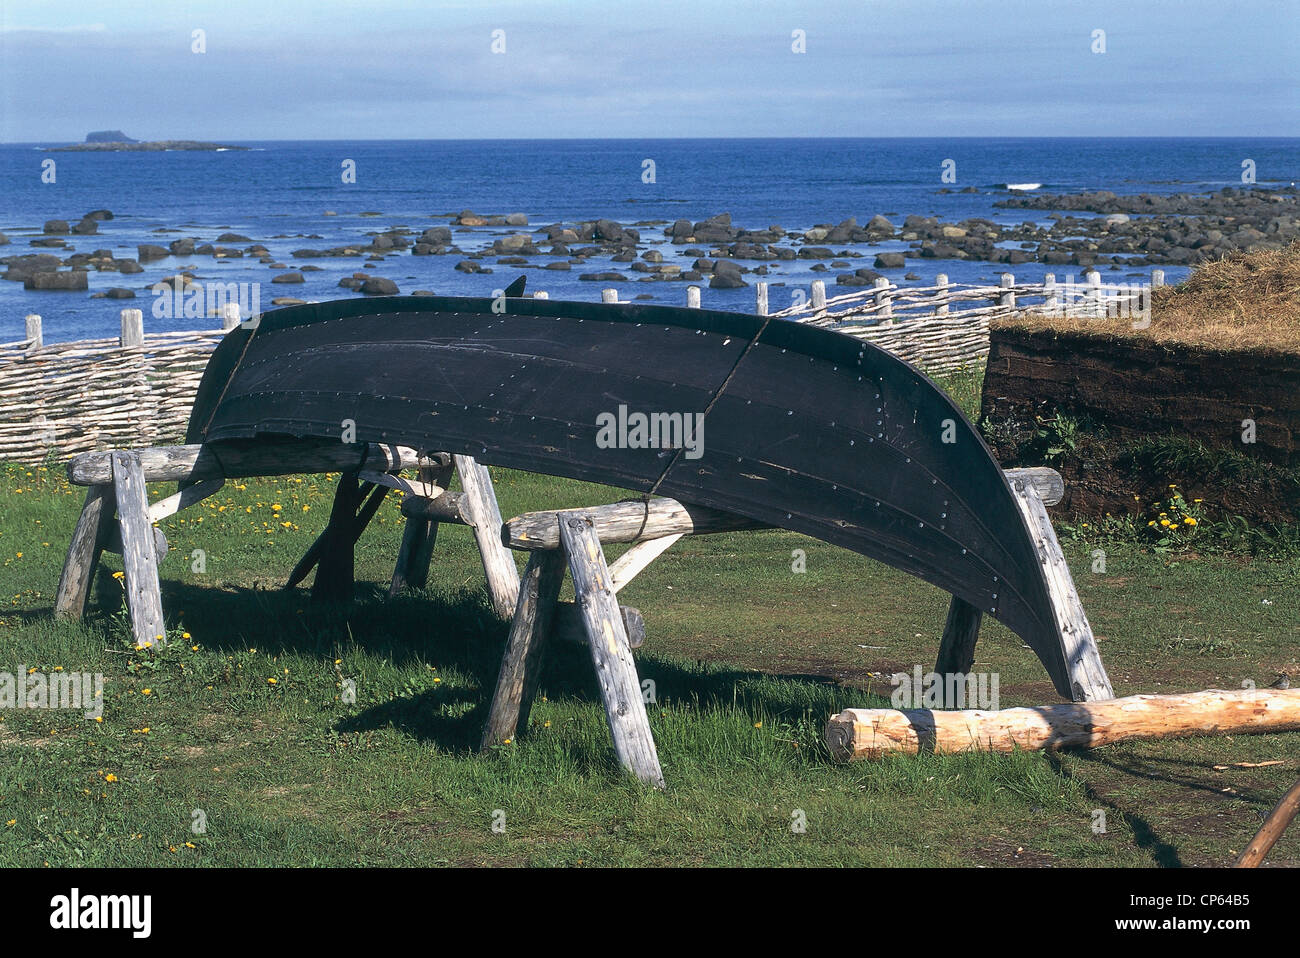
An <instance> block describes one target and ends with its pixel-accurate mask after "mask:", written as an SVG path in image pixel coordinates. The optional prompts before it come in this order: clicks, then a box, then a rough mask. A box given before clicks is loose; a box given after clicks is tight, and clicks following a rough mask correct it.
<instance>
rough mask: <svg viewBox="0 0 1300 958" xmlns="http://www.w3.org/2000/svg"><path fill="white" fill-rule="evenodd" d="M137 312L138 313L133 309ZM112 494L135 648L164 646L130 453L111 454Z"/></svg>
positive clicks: (136, 463)
mask: <svg viewBox="0 0 1300 958" xmlns="http://www.w3.org/2000/svg"><path fill="white" fill-rule="evenodd" d="M136 312H139V310H136ZM113 494H114V495H115V496H116V497H117V522H118V528H119V529H120V530H121V534H122V569H123V572H124V573H125V574H124V576H123V581H124V585H125V587H126V605H127V609H128V611H129V612H130V615H131V633H132V635H134V636H135V641H136V644H137V645H144V646H149V645H154V644H155V643H159V644H165V643H166V641H167V638H166V632H167V629H166V626H165V625H164V624H163V611H162V589H161V587H160V586H159V584H158V554H157V552H156V551H155V548H154V538H153V524H152V523H150V522H149V497H148V496H147V495H146V494H145V483H144V470H143V468H142V467H141V465H140V457H139V456H138V455H136V454H135V453H133V452H123V451H117V452H114V453H113Z"/></svg>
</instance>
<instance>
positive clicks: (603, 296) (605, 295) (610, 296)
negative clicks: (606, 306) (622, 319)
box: [600, 289, 618, 303]
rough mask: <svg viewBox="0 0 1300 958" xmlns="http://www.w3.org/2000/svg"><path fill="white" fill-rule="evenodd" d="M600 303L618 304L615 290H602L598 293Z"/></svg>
mask: <svg viewBox="0 0 1300 958" xmlns="http://www.w3.org/2000/svg"><path fill="white" fill-rule="evenodd" d="M600 301H601V302H602V303H617V302H618V290H616V289H602V290H601V291H600Z"/></svg>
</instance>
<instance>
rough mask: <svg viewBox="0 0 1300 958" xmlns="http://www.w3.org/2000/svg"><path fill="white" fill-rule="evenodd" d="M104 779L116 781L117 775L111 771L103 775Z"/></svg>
mask: <svg viewBox="0 0 1300 958" xmlns="http://www.w3.org/2000/svg"><path fill="white" fill-rule="evenodd" d="M104 781H106V782H116V781H117V776H116V775H114V774H113V773H112V772H109V773H108V774H107V775H105V776H104Z"/></svg>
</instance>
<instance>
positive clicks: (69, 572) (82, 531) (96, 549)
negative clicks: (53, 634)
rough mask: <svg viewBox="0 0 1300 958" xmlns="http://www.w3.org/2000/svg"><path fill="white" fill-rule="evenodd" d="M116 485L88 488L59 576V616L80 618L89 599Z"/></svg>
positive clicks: (56, 611) (57, 598)
mask: <svg viewBox="0 0 1300 958" xmlns="http://www.w3.org/2000/svg"><path fill="white" fill-rule="evenodd" d="M113 506H114V499H113V487H112V486H110V485H94V486H91V487H89V488H88V489H87V490H86V501H85V502H84V503H83V504H82V506H81V516H80V518H78V519H77V527H76V529H74V530H73V532H72V542H70V543H69V544H68V557H67V558H66V559H65V560H64V562H63V574H62V575H60V576H59V591H58V594H57V596H56V598H55V600H54V614H55V615H56V616H58V617H59V618H67V619H80V618H81V617H82V615H84V614H85V611H86V603H87V601H88V600H89V599H90V587H91V585H92V584H93V583H94V578H95V567H96V566H97V565H98V564H99V555H100V553H101V552H102V551H103V548H104V537H105V535H106V533H107V529H108V527H109V524H110V523H111V521H112V519H113Z"/></svg>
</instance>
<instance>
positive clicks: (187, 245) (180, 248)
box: [167, 237, 194, 256]
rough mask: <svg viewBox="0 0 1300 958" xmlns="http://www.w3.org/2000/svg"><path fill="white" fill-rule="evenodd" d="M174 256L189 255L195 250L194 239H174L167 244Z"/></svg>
mask: <svg viewBox="0 0 1300 958" xmlns="http://www.w3.org/2000/svg"><path fill="white" fill-rule="evenodd" d="M167 248H168V249H169V250H171V254H172V255H173V256H189V255H191V254H192V253H193V252H194V240H193V239H190V238H188V237H187V238H186V239H178V240H172V241H171V242H170V243H168V244H167Z"/></svg>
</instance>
